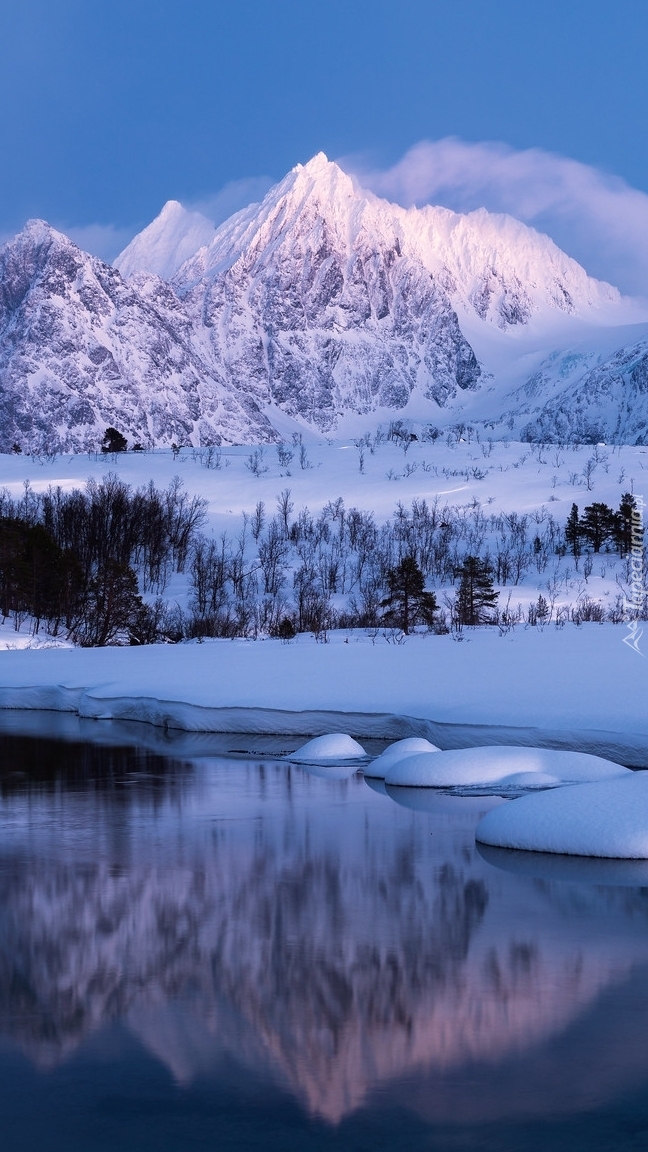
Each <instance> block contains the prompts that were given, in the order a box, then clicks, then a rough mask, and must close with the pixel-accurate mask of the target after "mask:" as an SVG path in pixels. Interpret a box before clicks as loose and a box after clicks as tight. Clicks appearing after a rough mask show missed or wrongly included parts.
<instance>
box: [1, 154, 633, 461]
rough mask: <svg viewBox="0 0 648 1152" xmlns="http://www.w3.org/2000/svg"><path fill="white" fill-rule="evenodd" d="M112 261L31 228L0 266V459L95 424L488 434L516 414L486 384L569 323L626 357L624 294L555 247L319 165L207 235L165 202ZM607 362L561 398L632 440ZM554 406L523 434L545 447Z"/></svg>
mask: <svg viewBox="0 0 648 1152" xmlns="http://www.w3.org/2000/svg"><path fill="white" fill-rule="evenodd" d="M206 239H207V241H208V242H207V243H204V241H205V240H206ZM199 245H202V246H200V247H199ZM187 253H189V257H188V259H185V260H184V262H183V263H181V261H182V260H183V258H184V257H185V256H186V255H187ZM179 263H181V266H180V267H179V268H178V265H179ZM117 266H118V267H116V268H111V267H109V266H107V265H105V264H103V263H102V262H101V261H100V260H97V259H95V258H93V257H91V256H89V255H87V254H86V253H84V252H82V251H81V250H80V249H79V248H77V247H76V246H75V245H74V244H72V242H71V241H69V240H68V239H67V238H66V237H65V236H62V235H61V234H60V233H58V232H55V231H54V230H53V229H52V228H50V227H49V226H48V225H47V224H44V223H43V222H39V221H32V222H31V223H30V224H28V225H27V226H26V228H25V229H24V230H23V232H21V233H20V234H19V235H18V236H17V237H16V238H15V239H14V240H13V241H11V242H10V243H9V244H7V245H6V246H5V247H4V249H2V251H1V252H0V449H1V450H4V451H8V450H10V449H11V447H12V445H13V444H14V443H18V444H19V445H20V446H21V447H22V449H23V450H29V451H47V450H52V451H55V450H60V449H65V450H75V451H79V450H84V449H91V448H96V447H97V445H98V443H99V442H100V440H101V437H102V435H103V432H104V430H105V428H106V426H107V425H108V424H113V425H115V426H116V427H118V428H119V429H120V431H122V432H123V433H124V434H125V435H126V436H127V437H128V439H129V440H130V441H131V443H133V442H134V441H138V440H139V441H141V442H142V443H143V444H146V445H168V444H171V443H172V442H173V441H176V442H178V443H193V444H199V443H203V444H204V443H221V442H226V443H227V442H229V443H231V442H239V443H240V442H249V443H252V442H259V441H271V440H273V439H276V438H277V437H278V431H277V426H278V424H279V425H280V426H281V427H282V428H283V429H285V427H286V426H291V427H293V428H295V429H297V428H312V429H313V430H315V431H319V432H327V433H335V431H336V430H338V429H339V428H340V427H341V424H343V422H344V421H345V420H346V419H347V418H348V417H351V418H353V417H355V418H364V417H366V419H367V422H368V424H369V425H370V424H371V423H375V422H377V421H378V420H381V419H382V420H385V419H388V418H390V417H393V416H396V415H399V416H400V415H406V416H410V417H412V418H413V419H417V420H430V421H432V422H434V423H444V422H445V423H451V422H452V421H453V418H454V419H456V418H457V417H458V415H459V414H460V415H461V418H462V419H466V418H471V414H472V412H473V410H476V405H477V406H478V407H479V406H481V412H480V418H483V417H484V416H486V418H488V419H490V420H491V422H495V423H496V424H497V422H498V421H499V420H501V418H502V415H503V414H506V415H507V417H508V414H510V412H511V411H512V409H513V408H514V407H515V408H516V410H517V408H519V406H520V404H519V401H517V400H516V399H515V397H513V398H512V397H511V396H503V395H502V392H503V389H502V387H499V384H498V372H500V370H501V368H502V365H504V366H506V364H510V363H511V362H513V361H516V358H519V356H520V351H521V350H523V351H528V352H529V353H531V352H535V353H536V354H537V352H538V349H539V348H540V349H543V348H544V349H546V351H547V352H550V351H552V350H553V349H554V348H555V347H556V345H555V343H553V341H554V340H555V339H557V338H558V337H557V336H556V331H559V332H560V339H561V340H562V341H567V339H568V336H569V333H570V331H571V329H570V327H569V325H570V324H580V325H581V328H582V326H583V324H587V325H588V326H589V328H590V329H591V330H592V331H593V332H594V333H595V331H596V326H597V325H599V326H600V325H601V324H602V323H605V324H607V325H610V324H613V325H621V327H619V329H618V330H619V342H618V346H617V348H616V349H615V351H616V352H618V351H619V349H620V348H621V347H622V346H624V339H623V327H622V325H623V323H624V318H625V316H626V311H627V309H626V306H625V304H624V302H623V301H622V300H621V298H620V297H619V295H618V293H617V292H616V290H615V289H613V288H611V287H610V286H609V285H606V284H601V283H599V282H598V281H595V280H592V279H591V278H589V277H588V276H587V274H586V273H585V272H584V270H583V269H582V268H580V266H579V265H578V264H576V263H575V261H573V260H571V259H570V258H569V257H567V256H565V254H564V253H562V252H560V250H559V249H558V248H556V246H555V245H554V244H553V243H552V242H551V241H550V240H549V239H548V238H547V237H544V236H540V235H539V234H538V233H536V232H534V231H533V230H532V229H530V228H527V227H525V226H524V225H522V224H520V223H518V222H517V221H515V220H512V219H510V218H508V217H499V216H492V215H490V214H488V213H487V212H484V211H480V212H474V213H470V214H469V215H466V216H461V215H458V214H456V213H453V212H449V211H448V210H446V209H443V208H431V207H428V208H424V209H409V210H406V209H403V208H401V207H398V206H397V205H392V204H388V203H386V202H385V201H382V200H379V199H377V198H376V197H374V196H372V195H371V194H368V193H364V192H362V191H361V190H360V189H358V188H357V187H356V185H355V184H354V182H353V181H352V179H351V178H350V177H349V176H347V175H346V174H345V173H344V172H342V170H341V169H340V168H339V167H338V166H337V165H335V164H332V163H330V162H329V161H328V160H327V159H326V157H325V156H322V155H319V156H316V157H314V159H313V160H311V161H310V162H309V163H308V164H306V165H304V166H301V165H298V166H297V167H296V168H295V169H293V171H292V172H290V173H289V174H288V175H287V176H286V177H285V179H284V180H283V181H282V182H281V183H280V184H278V185H277V186H276V187H275V188H273V189H271V190H270V192H269V193H268V195H267V196H266V197H265V199H264V200H263V202H262V203H261V204H255V205H251V206H250V208H248V209H245V210H244V211H242V212H239V213H237V214H236V215H235V216H233V217H231V219H230V220H228V221H226V222H225V223H224V224H222V225H221V227H220V228H218V229H216V230H215V231H213V232H212V228H211V225H210V224H209V222H208V221H206V220H205V218H204V217H202V216H200V215H199V214H197V213H191V212H186V211H185V210H184V209H183V208H182V206H181V205H179V204H177V203H175V202H170V203H169V204H168V205H166V207H165V209H164V210H163V212H162V213H161V214H160V216H159V217H158V219H157V220H156V221H154V222H153V224H151V225H150V226H149V227H148V228H147V229H145V230H144V232H143V233H141V234H140V236H139V237H136V238H135V240H134V241H133V242H132V243H131V244H130V245H129V247H128V249H127V250H126V251H125V252H124V253H122V255H121V257H119V258H118V260H117ZM118 269H121V272H120V271H119V270H118ZM176 269H177V271H175V270H176ZM174 271H175V275H173V277H172V279H171V280H170V281H169V280H165V279H162V278H161V276H160V275H158V274H157V273H163V274H164V275H165V276H171V274H172V273H173V272H174ZM125 276H128V278H127V279H126V278H125ZM552 325H553V328H552ZM556 325H558V329H556ZM552 332H553V335H552V334H551V333H552ZM635 342H636V338H635ZM565 346H566V344H565V343H563V345H562V347H565ZM619 355H620V357H621V359H622V360H623V359H624V356H625V352H620V353H619ZM626 358H627V357H626ZM615 365H616V362H615V364H611V366H610V368H609V371H608V369H606V368H605V367H603V368H601V372H602V373H603V375H602V376H601V375H600V373H599V376H600V387H599V386H598V385H596V386H594V384H593V382H589V383H588V384H585V383H584V384H583V390H581V393H579V398H578V399H576V398H575V397H574V398H573V399H570V397H565V402H566V403H572V402H573V403H574V404H576V405H577V406H578V405H580V406H581V407H583V406H584V407H585V408H586V409H587V419H586V420H585V424H587V426H588V427H589V426H590V425H591V426H592V427H594V426H596V427H597V428H598V427H599V423H600V421H598V417H597V413H599V411H600V410H602V406H604V405H607V407H608V409H610V411H611V412H612V416H611V417H610V419H612V422H613V423H614V421H615V420H616V423H615V425H614V426H615V427H616V428H617V429H618V435H620V436H621V435H632V436H633V437H635V438H636V436H637V435H643V433H642V432H641V431H640V425H641V427H644V428H645V427H646V425H647V423H648V406H647V407H646V418H644V416H643V406H644V399H643V394H642V395H641V396H639V393H638V402H639V408H640V409H641V413H640V414H639V413H637V412H635V413H634V415H633V419H632V421H630V423H631V424H632V428H631V429H630V424H629V423H628V421H627V420H625V418H617V417H618V411H619V410H620V409H621V408H623V405H624V404H625V403H626V399H627V381H626V384H625V385H624V386H623V388H622V389H621V392H620V393H619V396H618V397H616V394H615V397H616V398H614V399H613V401H612V407H611V408H610V401H609V391H610V389H609V387H608V381H609V380H611V379H612V376H614V379H616V378H617V377H618V371H617V368H618V365H616V366H615ZM524 371H525V369H524V367H522V368H521V369H520V372H521V373H524ZM615 373H616V376H615V375H614V374H615ZM610 374H611V375H610ZM505 376H506V372H504V373H503V375H502V379H504V377H505ZM510 377H511V373H510V371H509V373H508V379H510ZM525 378H526V377H525V375H523V374H521V375H520V376H519V377H518V378H517V379H516V380H515V381H514V383H515V384H517V385H521V384H523V383H524V381H525ZM633 379H634V377H633ZM485 380H488V381H489V385H488V394H487V395H488V399H487V403H486V406H485V407H484V403H483V402H482V400H483V397H482V393H484V392H485V389H484V381H485ZM624 380H625V377H624ZM493 382H494V383H493ZM612 390H613V391H614V388H613V389H612ZM639 392H641V389H639ZM550 394H551V395H553V392H552V391H551V389H550V390H549V393H548V394H546V395H544V396H543V397H540V398H539V401H538V411H537V413H535V412H534V414H533V420H531V421H527V423H528V424H529V426H530V425H531V424H533V425H534V427H535V425H536V424H538V421H539V422H540V423H539V424H538V427H540V426H541V429H542V435H543V436H544V437H545V438H547V437H548V438H551V436H552V434H553V432H554V431H555V430H556V428H557V427H558V424H557V421H558V414H557V412H556V411H554V408H552V407H551V405H549V406H548V407H546V410H545V408H544V407H543V405H546V404H547V403H548V401H549V399H550ZM541 409H542V411H540V410H541ZM579 410H580V409H579ZM516 419H517V417H516ZM561 420H562V415H561ZM597 421H598V422H597ZM642 421H643V424H642V423H641V422H642ZM292 422H294V423H292ZM559 422H560V421H559ZM518 423H521V426H522V423H523V421H522V422H521V421H518ZM608 423H609V421H608ZM581 425H583V426H584V421H583V419H581V418H580V417H579V418H578V419H574V420H572V422H571V425H570V426H571V427H573V435H574V436H576V434H577V430H579V429H580V428H581ZM561 427H562V425H561ZM606 427H607V425H606ZM529 434H530V435H531V434H532V432H529ZM578 435H581V433H580V431H578Z"/></svg>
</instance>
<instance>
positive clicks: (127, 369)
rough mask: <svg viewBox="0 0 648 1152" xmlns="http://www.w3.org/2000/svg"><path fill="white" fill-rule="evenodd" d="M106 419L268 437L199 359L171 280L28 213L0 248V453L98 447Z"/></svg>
mask: <svg viewBox="0 0 648 1152" xmlns="http://www.w3.org/2000/svg"><path fill="white" fill-rule="evenodd" d="M108 424H113V425H116V426H117V427H118V428H119V429H120V430H121V431H123V432H124V433H125V434H126V435H127V436H128V437H129V439H130V440H131V441H137V440H140V441H142V442H143V443H145V444H170V443H171V442H172V441H174V440H176V441H178V443H182V442H186V441H187V440H192V439H203V440H208V441H210V442H219V440H220V439H221V438H236V437H237V436H239V435H240V433H241V430H245V431H246V432H248V434H250V433H252V429H254V432H253V436H256V437H258V438H260V439H267V438H269V437H271V436H272V429H271V428H270V426H269V424H268V422H267V420H266V418H265V417H264V416H263V415H262V414H261V413H260V412H258V410H257V409H256V408H255V405H254V403H253V402H251V400H250V399H249V398H248V397H246V396H243V397H240V398H239V397H237V396H236V395H235V394H234V392H233V390H232V388H231V387H230V386H229V385H228V383H227V381H225V380H224V379H222V378H221V377H219V375H218V373H217V371H216V370H215V369H214V366H213V365H212V364H208V363H207V362H206V361H205V360H204V359H203V358H202V357H201V355H200V353H199V351H198V349H197V348H196V345H195V340H194V335H193V331H192V327H191V322H190V319H189V318H188V316H187V315H186V313H185V311H184V309H183V307H182V305H181V304H180V302H179V301H178V299H177V297H176V295H175V294H174V292H173V291H172V289H171V288H170V287H169V285H168V284H167V283H165V282H164V281H163V280H160V279H159V278H157V277H154V276H142V277H137V278H135V279H133V280H131V281H129V282H128V283H126V282H125V281H124V280H123V279H122V277H121V276H120V274H119V272H117V271H116V269H114V268H111V267H110V266H108V265H106V264H103V263H102V262H101V261H100V260H97V259H94V258H93V257H91V256H88V255H87V254H86V253H84V252H82V251H81V250H80V249H79V248H77V247H76V245H74V244H73V243H72V242H71V241H70V240H68V239H67V238H66V237H65V236H62V235H61V234H60V233H58V232H55V231H54V229H52V228H50V227H49V226H48V225H47V224H44V223H43V222H41V221H32V222H30V224H28V225H27V227H26V228H25V229H24V231H23V232H21V233H20V235H19V236H18V237H16V239H15V240H14V241H12V242H11V243H10V244H8V245H6V246H5V248H4V249H3V250H2V252H1V253H0V450H2V451H5V452H6V451H9V450H10V449H11V447H12V445H13V443H14V442H16V443H18V444H20V446H21V447H22V448H23V450H30V451H37V452H42V451H57V450H61V449H64V450H66V451H82V450H85V449H90V448H96V447H97V446H98V444H99V443H100V441H101V438H102V435H103V432H104V430H105V428H106V425H108Z"/></svg>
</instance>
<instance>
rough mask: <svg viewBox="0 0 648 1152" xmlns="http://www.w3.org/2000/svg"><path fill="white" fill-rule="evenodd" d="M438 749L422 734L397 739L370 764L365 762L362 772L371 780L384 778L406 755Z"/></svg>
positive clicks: (437, 750)
mask: <svg viewBox="0 0 648 1152" xmlns="http://www.w3.org/2000/svg"><path fill="white" fill-rule="evenodd" d="M439 751H440V749H439V748H437V746H436V744H431V743H430V741H429V740H425V739H424V738H423V737H422V736H408V737H407V738H406V739H405V740H397V741H396V743H395V744H390V746H389V748H385V751H384V752H381V754H380V756H378V757H376V759H375V760H373V761H372V762H371V764H367V767H366V768H365V770H364V774H365V776H368V777H369V778H370V779H371V780H384V779H385V774H386V773H387V772H388V771H389V769H390V768H392V767H393V766H394V764H397V763H398V762H399V760H404V759H405V758H406V757H407V756H414V755H415V754H416V753H417V752H439Z"/></svg>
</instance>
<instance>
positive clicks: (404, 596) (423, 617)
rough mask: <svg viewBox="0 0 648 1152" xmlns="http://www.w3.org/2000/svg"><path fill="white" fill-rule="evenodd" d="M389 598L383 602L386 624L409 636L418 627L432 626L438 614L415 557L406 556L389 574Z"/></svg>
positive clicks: (432, 595) (431, 593) (433, 598)
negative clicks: (435, 615) (423, 625)
mask: <svg viewBox="0 0 648 1152" xmlns="http://www.w3.org/2000/svg"><path fill="white" fill-rule="evenodd" d="M387 584H388V586H389V595H388V596H387V597H386V598H385V599H384V600H383V601H382V603H381V608H384V609H385V613H384V615H383V620H384V622H385V623H386V624H392V625H394V626H395V627H397V628H402V630H403V632H404V633H405V635H406V636H407V635H409V631H410V628H413V627H414V625H415V624H428V625H430V624H432V623H433V621H434V613H435V612H436V610H437V607H438V606H437V602H436V597H435V595H434V593H433V592H426V591H425V578H424V576H423V573H422V572H421V569H420V568H419V566H418V564H417V562H416V558H415V557H414V556H404V557H403V559H402V560H401V562H400V564H397V565H396V567H395V568H390V569H389V572H388V574H387Z"/></svg>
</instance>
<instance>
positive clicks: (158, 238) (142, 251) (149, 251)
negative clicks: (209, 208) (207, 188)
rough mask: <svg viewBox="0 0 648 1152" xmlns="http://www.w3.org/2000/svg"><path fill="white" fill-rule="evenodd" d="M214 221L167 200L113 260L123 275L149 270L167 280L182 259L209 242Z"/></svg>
mask: <svg viewBox="0 0 648 1152" xmlns="http://www.w3.org/2000/svg"><path fill="white" fill-rule="evenodd" d="M213 234H214V225H213V224H212V222H211V220H208V219H207V217H206V216H203V215H202V213H201V212H190V211H189V210H188V209H187V208H183V206H182V204H180V203H178V201H177V200H167V203H166V204H165V205H164V208H163V209H162V211H161V212H160V214H159V216H156V218H155V220H153V221H152V222H151V223H150V224H149V225H148V227H146V228H145V229H144V231H143V232H140V233H139V234H138V235H137V236H135V237H134V239H133V240H131V242H130V244H128V245H127V247H126V248H124V251H123V252H120V254H119V256H118V257H117V259H116V260H115V261H114V264H115V268H117V269H118V270H119V272H121V274H122V276H124V277H128V276H132V275H133V273H134V272H151V273H153V274H154V275H156V276H161V277H162V279H163V280H170V279H171V277H172V276H174V275H175V273H176V272H177V271H178V269H179V268H180V267H181V265H182V264H184V262H185V260H188V259H189V257H190V256H193V255H194V253H195V252H196V251H197V250H198V249H199V248H202V246H203V245H204V244H209V243H210V241H211V239H212V237H213Z"/></svg>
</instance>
